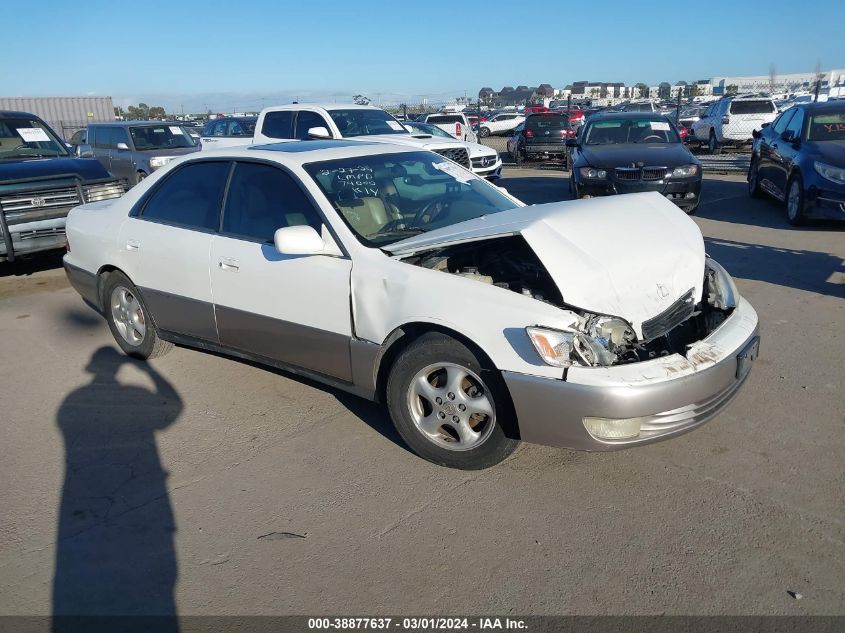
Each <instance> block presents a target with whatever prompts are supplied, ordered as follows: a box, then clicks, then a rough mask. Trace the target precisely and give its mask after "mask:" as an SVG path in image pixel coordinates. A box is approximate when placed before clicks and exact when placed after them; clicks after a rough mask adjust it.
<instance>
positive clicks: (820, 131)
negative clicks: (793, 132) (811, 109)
mask: <svg viewBox="0 0 845 633" xmlns="http://www.w3.org/2000/svg"><path fill="white" fill-rule="evenodd" d="M807 140H808V141H845V108H843V109H842V110H840V111H838V112H836V111H834V112H825V113H823V114H822V113H820V114H814V115H813V116H812V117H810V127H808V128H807Z"/></svg>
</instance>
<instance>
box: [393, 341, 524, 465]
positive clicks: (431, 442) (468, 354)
mask: <svg viewBox="0 0 845 633" xmlns="http://www.w3.org/2000/svg"><path fill="white" fill-rule="evenodd" d="M386 395H387V398H386V399H387V407H388V410H389V411H390V417H391V419H392V420H393V424H394V426H395V427H396V430H397V431H398V432H399V435H401V436H402V439H403V440H405V442H406V443H407V444H408V446H409V447H410V448H411V450H413V451H414V452H415V453H416V454H417V455H419V456H420V457H422V458H423V459H427V460H428V461H430V462H433V463H435V464H440V465H441V466H447V467H450V468H459V469H461V470H480V469H482V468H489V467H490V466H493V465H495V464H498V463H499V462H501V461H502V460H504V459H505V458H506V457H507V456H508V455H510V454H511V453H513V451H514V450H516V448H517V446H519V440H516V439H512V438H510V437H507V436H506V434H505V431H504V428H513V427H514V426H515V414H514V413H513V407H512V405H511V402H510V398H509V396H508V393H507V389H506V388H505V385H504V380H502V376H501V374H500V373H499V371H498V370H497V369H496V368H495V367H492V366H489V364H487V363H485V362H484V361H482V359H480V358H479V357H478V356H477V355H476V354H475V353H473V352H472V351H471V350H470V349H469V348H467V347H466V346H465V345H463V344H462V343H460V342H459V341H457V340H455V339H454V338H452V337H449V336H446V335H444V334H440V333H437V332H430V333H428V334H424V335H422V336H421V337H419V338H418V339H416V340H415V341H414V342H413V343H411V344H410V345H409V346H408V347H407V348H406V349H405V350H404V351H402V352H401V353H400V354H399V356H398V357H397V358H396V361H395V362H394V364H393V367H392V368H391V370H390V376H389V377H388V380H387V394H386Z"/></svg>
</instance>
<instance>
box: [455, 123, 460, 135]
mask: <svg viewBox="0 0 845 633" xmlns="http://www.w3.org/2000/svg"><path fill="white" fill-rule="evenodd" d="M460 135H461V124H460V123H455V136H458V137H460Z"/></svg>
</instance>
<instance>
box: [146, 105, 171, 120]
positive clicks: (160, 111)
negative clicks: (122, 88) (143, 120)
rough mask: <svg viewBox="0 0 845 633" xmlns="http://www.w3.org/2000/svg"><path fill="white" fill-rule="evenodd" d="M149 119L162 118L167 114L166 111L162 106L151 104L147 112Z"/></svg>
mask: <svg viewBox="0 0 845 633" xmlns="http://www.w3.org/2000/svg"><path fill="white" fill-rule="evenodd" d="M147 116H149V117H150V118H151V119H163V118H165V117H166V116H167V113H166V112H165V111H164V108H162V107H161V106H153V107H152V108H150V110H149V112H148V113H147Z"/></svg>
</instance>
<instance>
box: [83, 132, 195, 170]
mask: <svg viewBox="0 0 845 633" xmlns="http://www.w3.org/2000/svg"><path fill="white" fill-rule="evenodd" d="M87 136H88V138H87V140H88V143H87V144H83V145H79V146H78V147H77V150H76V151H77V154H78V155H79V156H80V157H81V158H88V157H93V158H96V159H97V160H99V161H100V162H101V163H102V164H103V167H105V168H106V169H107V170H109V171H110V172H111V173H112V175H113V176H115V177H117V178H121V179H123V180H126V181H127V182H128V183H129V184H130V185H136V184H138V183H139V182H141V181H142V180H143V179H144V178H146V177H147V176H149V175H150V174H151V173H152V172H153V171H155V170H156V169H158V168H159V167H164V166H165V165H166V164H167V163H169V162H170V161H171V160H173V159H174V158H176V157H177V156H181V155H182V154H190V153H191V152H196V151H199V145H197V142H196V141H195V140H194V138H193V137H192V136H191V135H190V134H189V133H188V131H187V130H186V129H185V127H184V126H183V125H182V124H181V123H174V122H168V121H117V122H115V123H91V124H89V125H88V135H87Z"/></svg>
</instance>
